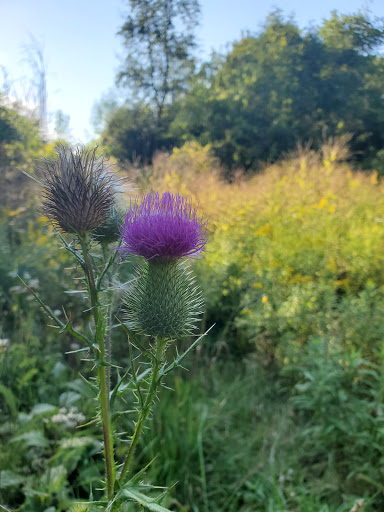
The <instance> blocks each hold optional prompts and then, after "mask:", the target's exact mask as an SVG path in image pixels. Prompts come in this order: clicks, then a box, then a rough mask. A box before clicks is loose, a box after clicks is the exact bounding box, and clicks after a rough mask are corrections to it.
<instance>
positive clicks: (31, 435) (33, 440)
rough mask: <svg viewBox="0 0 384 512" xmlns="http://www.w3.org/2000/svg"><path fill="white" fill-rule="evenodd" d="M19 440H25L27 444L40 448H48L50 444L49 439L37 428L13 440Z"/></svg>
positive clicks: (13, 441)
mask: <svg viewBox="0 0 384 512" xmlns="http://www.w3.org/2000/svg"><path fill="white" fill-rule="evenodd" d="M17 441H23V442H24V443H25V445H26V446H30V447H31V446H37V447H40V448H46V447H47V446H48V445H49V441H48V439H47V438H46V437H44V434H43V433H42V432H39V431H37V430H31V431H30V432H26V433H25V434H21V435H20V436H16V437H14V438H13V439H12V440H11V442H12V443H16V442H17Z"/></svg>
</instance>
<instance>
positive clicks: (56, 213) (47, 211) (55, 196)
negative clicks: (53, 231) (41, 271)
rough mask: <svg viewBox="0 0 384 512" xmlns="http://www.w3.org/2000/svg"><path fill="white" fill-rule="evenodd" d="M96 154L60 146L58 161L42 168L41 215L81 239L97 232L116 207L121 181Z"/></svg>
mask: <svg viewBox="0 0 384 512" xmlns="http://www.w3.org/2000/svg"><path fill="white" fill-rule="evenodd" d="M96 150H97V146H96V147H95V148H93V149H91V150H87V149H85V148H84V147H81V146H80V147H71V146H62V145H61V146H58V147H57V148H56V153H57V158H56V159H47V158H46V159H44V160H43V165H42V166H41V167H40V168H39V170H40V173H41V179H40V180H39V182H40V184H41V185H42V187H43V201H42V211H43V213H44V215H46V216H47V217H48V218H49V219H50V220H51V222H52V223H53V224H54V225H56V226H57V227H58V228H60V229H61V230H62V231H64V232H65V233H72V234H77V235H80V236H81V235H83V234H84V233H87V232H89V231H92V230H94V229H96V228H97V227H98V226H100V225H101V224H103V223H104V222H105V221H106V220H107V219H108V215H109V212H110V211H111V208H112V207H113V205H114V203H115V196H116V192H117V187H118V184H119V179H118V178H117V177H116V175H115V174H113V173H112V172H110V170H109V168H108V165H106V160H105V159H104V158H102V157H100V156H97V155H96Z"/></svg>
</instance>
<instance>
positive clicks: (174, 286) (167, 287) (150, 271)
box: [126, 259, 204, 339]
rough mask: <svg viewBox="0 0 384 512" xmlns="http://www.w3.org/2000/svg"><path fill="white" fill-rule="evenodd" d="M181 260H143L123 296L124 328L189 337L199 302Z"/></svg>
mask: <svg viewBox="0 0 384 512" xmlns="http://www.w3.org/2000/svg"><path fill="white" fill-rule="evenodd" d="M186 263H187V262H185V261H178V260H175V261H164V260H163V261H162V260H161V259H160V260H159V259H153V260H149V261H144V262H143V263H142V264H141V265H140V266H139V268H138V270H137V271H136V279H134V281H133V284H132V288H131V290H130V291H129V293H128V294H127V296H126V308H127V325H128V326H129V327H130V328H131V329H132V330H133V331H135V332H137V333H139V334H146V335H148V336H153V337H159V338H164V339H177V338H179V337H181V336H188V335H190V334H192V332H193V329H194V327H195V325H196V322H197V320H198V319H199V317H200V314H201V313H202V311H203V305H204V302H203V299H202V296H201V292H200V290H199V288H198V287H197V286H196V283H195V277H194V276H193V274H192V272H191V270H190V268H189V266H188V265H187V264H186Z"/></svg>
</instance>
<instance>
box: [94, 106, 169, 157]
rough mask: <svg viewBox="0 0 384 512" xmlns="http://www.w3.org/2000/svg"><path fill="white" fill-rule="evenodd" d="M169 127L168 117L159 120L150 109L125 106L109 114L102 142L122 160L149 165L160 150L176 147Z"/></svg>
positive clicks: (111, 153) (108, 151)
mask: <svg viewBox="0 0 384 512" xmlns="http://www.w3.org/2000/svg"><path fill="white" fill-rule="evenodd" d="M168 124H169V123H168V120H167V117H163V118H162V119H160V120H158V119H156V115H155V113H154V111H153V110H151V109H150V108H148V107H144V106H142V105H140V104H139V105H136V106H133V107H126V106H123V107H120V108H118V109H115V110H114V111H112V112H111V113H110V114H109V115H108V118H107V122H106V127H105V129H104V132H103V133H102V143H103V146H104V147H105V150H106V153H107V154H110V155H113V156H114V157H116V158H117V159H119V160H128V161H130V162H136V161H140V162H141V164H142V165H143V164H147V163H149V162H151V160H152V157H153V154H154V153H155V152H156V151H159V150H167V149H169V148H170V147H171V146H172V144H173V142H172V138H170V137H169V136H168V135H167V125H168Z"/></svg>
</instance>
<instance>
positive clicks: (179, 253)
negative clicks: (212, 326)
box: [119, 192, 206, 339]
mask: <svg viewBox="0 0 384 512" xmlns="http://www.w3.org/2000/svg"><path fill="white" fill-rule="evenodd" d="M205 226H206V223H205V222H203V220H202V218H199V217H198V216H197V212H196V210H195V209H194V208H193V207H192V204H191V201H190V200H187V199H185V198H183V197H181V196H179V195H178V194H176V195H172V194H170V193H169V192H166V193H165V194H163V195H162V196H159V194H154V193H150V194H148V195H146V196H145V197H144V199H143V201H142V202H141V203H139V202H138V200H136V202H135V204H134V205H133V207H132V208H131V209H130V210H129V212H128V213H127V215H126V217H125V223H124V226H121V227H120V232H121V237H122V244H121V247H120V249H119V250H120V251H121V252H122V253H123V254H135V255H137V256H142V257H143V258H144V260H145V261H144V262H142V263H141V264H140V265H139V268H138V270H137V274H136V279H134V280H133V281H132V285H131V289H130V291H129V292H128V294H127V297H126V305H127V312H128V321H127V324H128V325H129V326H130V327H131V329H133V330H134V331H136V332H138V333H141V334H146V335H149V336H155V337H156V336H157V337H161V338H166V339H173V338H178V337H180V336H185V335H188V334H191V332H192V331H193V328H194V326H195V323H196V321H197V320H198V318H199V316H200V314H201V313H202V307H203V300H202V297H201V293H200V290H199V289H198V287H197V286H196V284H195V278H194V276H193V274H192V272H191V270H190V267H189V266H188V264H187V262H186V261H185V260H184V259H183V258H186V257H195V256H197V255H198V254H200V253H201V252H202V251H203V250H204V246H205V244H206V230H205Z"/></svg>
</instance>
